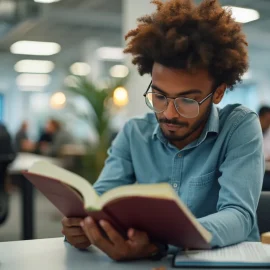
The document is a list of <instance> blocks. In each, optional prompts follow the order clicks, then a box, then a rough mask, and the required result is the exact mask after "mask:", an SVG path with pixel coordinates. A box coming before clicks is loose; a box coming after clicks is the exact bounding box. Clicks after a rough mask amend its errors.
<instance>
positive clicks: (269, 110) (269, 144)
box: [259, 106, 270, 161]
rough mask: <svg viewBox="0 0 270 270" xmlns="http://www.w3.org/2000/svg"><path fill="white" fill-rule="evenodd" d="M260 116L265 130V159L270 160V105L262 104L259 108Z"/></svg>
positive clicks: (263, 130)
mask: <svg viewBox="0 0 270 270" xmlns="http://www.w3.org/2000/svg"><path fill="white" fill-rule="evenodd" d="M259 118H260V123H261V127H262V132H263V146H264V155H265V159H266V160H267V161H270V107H267V106H262V107H261V108H260V109H259Z"/></svg>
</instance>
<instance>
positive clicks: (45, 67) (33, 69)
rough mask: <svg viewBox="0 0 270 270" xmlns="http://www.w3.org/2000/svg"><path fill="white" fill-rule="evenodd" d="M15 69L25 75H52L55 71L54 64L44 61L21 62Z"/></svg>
mask: <svg viewBox="0 0 270 270" xmlns="http://www.w3.org/2000/svg"><path fill="white" fill-rule="evenodd" d="M14 69H15V70H16V71H17V72H24V73H50V72H52V71H53V69H54V63H53V62H52V61H43V60H21V61H19V62H17V63H16V65H15V66H14Z"/></svg>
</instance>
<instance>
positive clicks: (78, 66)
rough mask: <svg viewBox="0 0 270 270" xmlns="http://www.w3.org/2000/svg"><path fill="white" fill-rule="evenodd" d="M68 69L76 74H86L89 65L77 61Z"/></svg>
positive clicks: (88, 70) (89, 68)
mask: <svg viewBox="0 0 270 270" xmlns="http://www.w3.org/2000/svg"><path fill="white" fill-rule="evenodd" d="M70 71H71V73H72V74H74V75H77V76H86V75H88V74H89V73H90V72H91V67H90V66H89V65H88V64H87V63H83V62H77V63H74V64H73V65H72V66H71V67H70Z"/></svg>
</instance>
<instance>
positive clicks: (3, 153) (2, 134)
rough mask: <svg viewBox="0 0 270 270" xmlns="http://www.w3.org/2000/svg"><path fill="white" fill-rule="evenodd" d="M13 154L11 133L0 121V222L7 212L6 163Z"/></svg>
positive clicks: (4, 218)
mask: <svg viewBox="0 0 270 270" xmlns="http://www.w3.org/2000/svg"><path fill="white" fill-rule="evenodd" d="M15 156H16V155H15V151H14V148H13V144H12V138H11V135H10V133H9V132H8V130H7V128H6V126H5V125H4V124H3V123H0V224H1V223H2V222H4V220H6V217H7V213H8V193H7V190H6V183H5V179H6V172H7V168H8V165H9V164H10V162H12V161H13V160H14V158H15Z"/></svg>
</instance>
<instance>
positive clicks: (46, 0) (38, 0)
mask: <svg viewBox="0 0 270 270" xmlns="http://www.w3.org/2000/svg"><path fill="white" fill-rule="evenodd" d="M34 1H35V2H36V3H44V4H50V3H55V2H59V1H61V0H34Z"/></svg>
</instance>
